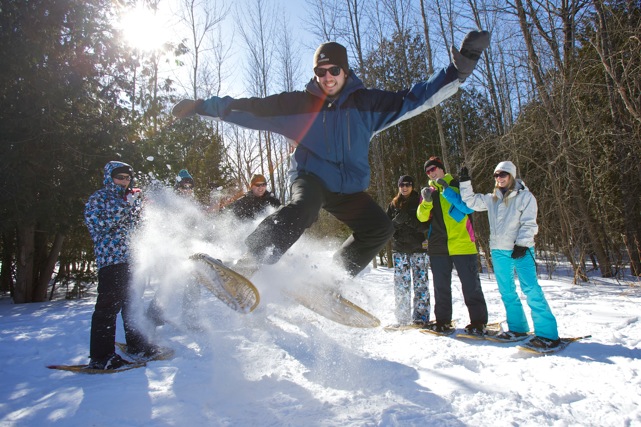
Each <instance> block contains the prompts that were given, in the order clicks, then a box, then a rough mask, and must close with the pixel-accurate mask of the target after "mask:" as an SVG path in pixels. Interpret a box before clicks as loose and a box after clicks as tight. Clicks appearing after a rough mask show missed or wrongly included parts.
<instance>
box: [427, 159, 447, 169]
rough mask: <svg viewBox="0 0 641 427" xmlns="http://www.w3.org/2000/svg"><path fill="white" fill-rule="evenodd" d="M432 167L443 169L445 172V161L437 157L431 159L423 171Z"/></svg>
mask: <svg viewBox="0 0 641 427" xmlns="http://www.w3.org/2000/svg"><path fill="white" fill-rule="evenodd" d="M432 166H436V167H437V168H441V169H443V171H445V166H444V165H443V161H442V160H441V159H439V158H438V157H436V156H432V157H430V159H429V160H428V161H426V162H425V164H424V165H423V170H427V169H428V168H431V167H432Z"/></svg>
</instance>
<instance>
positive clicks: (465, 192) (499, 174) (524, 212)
mask: <svg viewBox="0 0 641 427" xmlns="http://www.w3.org/2000/svg"><path fill="white" fill-rule="evenodd" d="M459 181H460V191H461V197H462V198H463V201H464V202H465V204H466V205H467V206H468V207H469V208H470V209H473V210H475V211H487V215H488V220H489V222H490V249H491V253H492V262H493V265H494V273H495V274H496V281H497V283H498V288H499V292H500V293H501V299H502V300H503V304H504V305H505V312H506V316H507V325H508V329H509V330H508V331H505V332H502V333H501V334H500V335H498V336H497V338H498V339H502V340H505V341H515V340H519V339H525V338H526V337H527V336H528V332H529V330H530V328H529V326H528V322H527V319H526V317H525V312H524V311H523V305H522V304H521V300H520V299H519V296H518V294H517V292H516V284H515V281H514V270H515V269H516V274H517V276H518V279H519V284H520V286H521V290H522V291H523V293H524V294H525V295H526V297H527V303H528V305H529V307H530V310H531V311H532V323H533V325H534V334H535V336H534V337H533V338H532V339H531V340H530V341H529V343H528V345H529V346H532V347H537V348H543V349H548V348H554V347H557V346H558V345H559V344H560V340H559V333H558V329H557V323H556V318H555V317H554V315H553V314H552V310H550V306H549V304H548V302H547V300H546V299H545V295H544V294H543V290H542V289H541V286H540V285H539V282H538V279H537V277H536V263H535V259H534V236H535V235H536V233H537V232H538V230H539V227H538V225H537V223H536V215H537V211H538V207H537V203H536V199H535V198H534V195H533V194H532V193H531V192H530V191H529V190H528V189H527V187H526V186H525V183H524V182H523V181H522V180H520V179H516V166H515V165H514V163H512V162H510V161H503V162H501V163H499V164H498V165H497V166H496V168H495V169H494V183H495V186H494V191H493V192H492V193H488V194H475V193H474V189H473V188H472V182H471V180H470V176H469V172H468V170H467V168H466V167H463V168H462V169H461V173H460V177H459Z"/></svg>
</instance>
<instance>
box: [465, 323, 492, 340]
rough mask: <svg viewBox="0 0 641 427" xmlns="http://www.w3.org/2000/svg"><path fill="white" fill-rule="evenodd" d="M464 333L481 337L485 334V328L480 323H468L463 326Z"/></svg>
mask: <svg viewBox="0 0 641 427" xmlns="http://www.w3.org/2000/svg"><path fill="white" fill-rule="evenodd" d="M465 333H467V334H470V335H476V336H479V337H482V336H485V335H487V330H486V329H485V325H483V324H482V323H470V324H469V325H467V326H466V327H465Z"/></svg>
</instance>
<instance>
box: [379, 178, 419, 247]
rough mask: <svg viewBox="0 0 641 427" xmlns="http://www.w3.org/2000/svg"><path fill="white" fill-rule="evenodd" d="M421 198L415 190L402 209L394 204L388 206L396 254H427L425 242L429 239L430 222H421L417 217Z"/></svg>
mask: <svg viewBox="0 0 641 427" xmlns="http://www.w3.org/2000/svg"><path fill="white" fill-rule="evenodd" d="M419 201H420V196H419V195H418V193H417V192H416V191H414V190H412V192H411V193H410V194H409V196H408V197H407V200H406V202H405V204H404V205H403V207H402V208H400V209H399V208H397V207H395V206H394V204H393V203H390V204H389V205H388V206H387V216H388V217H389V218H390V219H391V220H392V223H393V224H394V236H393V237H392V249H393V250H394V252H400V253H406V254H413V253H419V252H426V250H425V249H423V241H424V240H425V238H426V237H427V234H426V232H427V230H428V228H429V222H421V221H419V220H418V218H417V217H416V209H417V208H418V205H419Z"/></svg>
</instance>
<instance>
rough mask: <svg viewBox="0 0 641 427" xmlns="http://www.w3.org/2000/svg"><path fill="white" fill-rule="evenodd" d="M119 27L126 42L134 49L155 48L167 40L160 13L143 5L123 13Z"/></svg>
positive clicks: (146, 49) (149, 49) (145, 49)
mask: <svg viewBox="0 0 641 427" xmlns="http://www.w3.org/2000/svg"><path fill="white" fill-rule="evenodd" d="M120 28H121V30H122V32H123V35H124V37H125V40H126V41H127V44H129V46H131V47H133V48H136V49H140V50H144V51H152V50H156V49H158V48H160V47H161V46H162V45H163V43H165V42H166V41H167V35H166V30H165V28H163V20H162V19H161V17H160V15H159V14H158V13H156V12H154V11H153V10H150V9H147V8H145V7H143V6H137V7H136V8H135V9H132V10H130V11H128V12H126V13H124V14H123V15H122V17H121V19H120Z"/></svg>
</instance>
